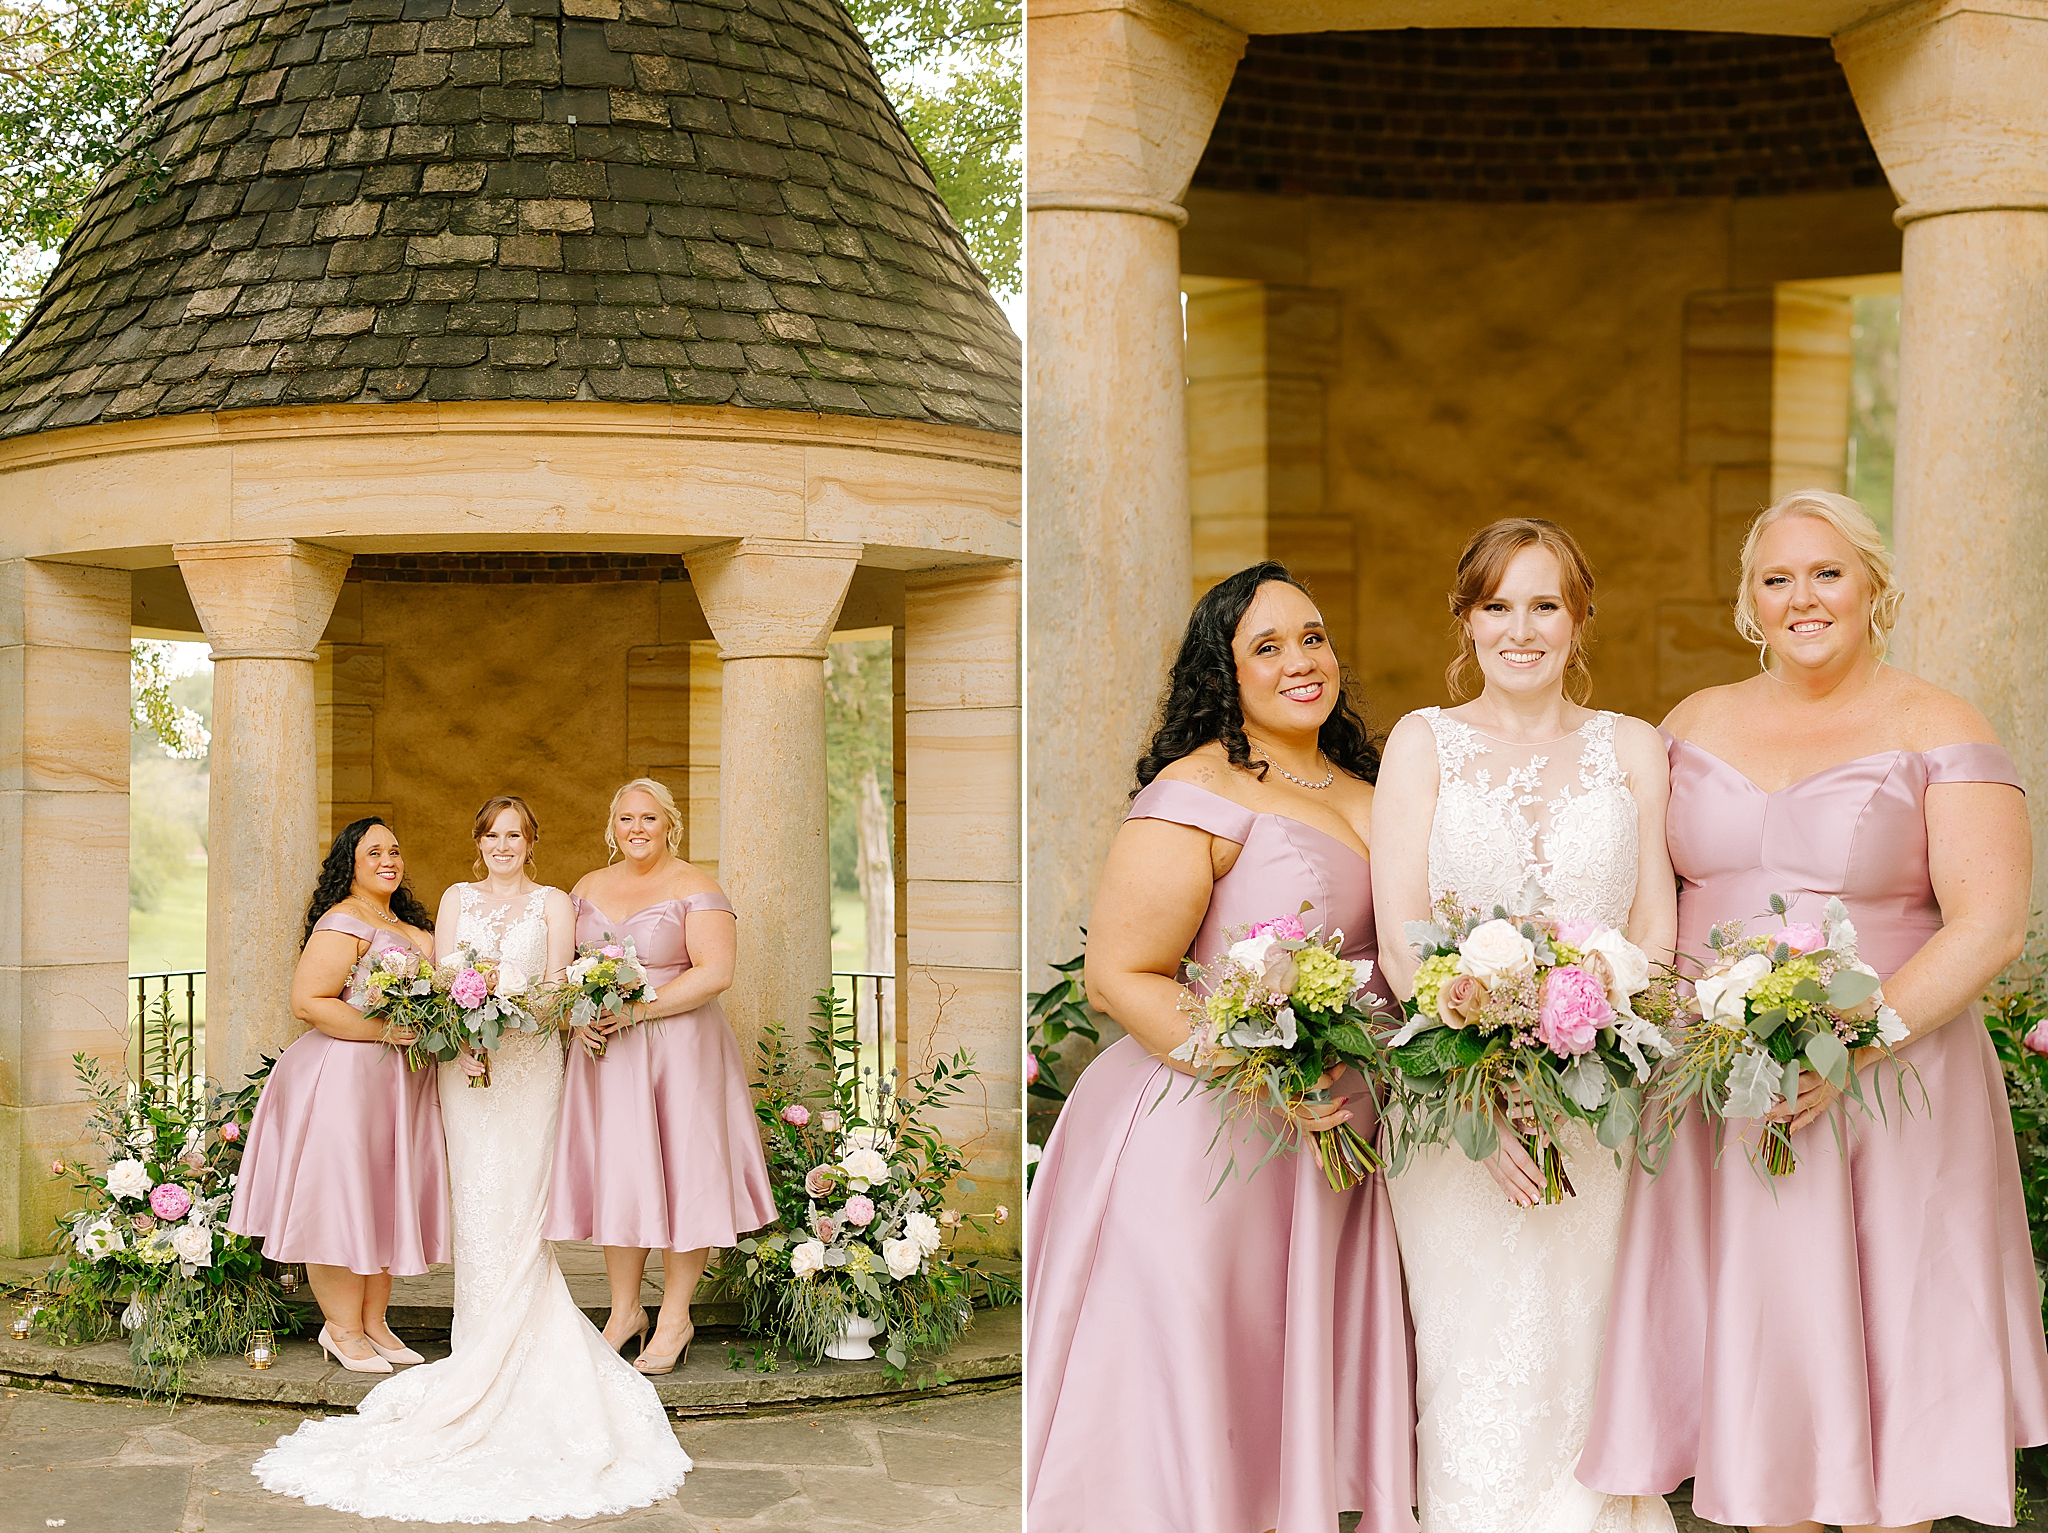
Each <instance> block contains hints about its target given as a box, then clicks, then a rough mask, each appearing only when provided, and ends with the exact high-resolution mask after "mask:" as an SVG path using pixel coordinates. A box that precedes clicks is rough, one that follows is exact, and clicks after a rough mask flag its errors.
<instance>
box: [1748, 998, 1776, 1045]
mask: <svg viewBox="0 0 2048 1533" xmlns="http://www.w3.org/2000/svg"><path fill="white" fill-rule="evenodd" d="M1784 1025H1785V1008H1784V1007H1782V1006H1773V1007H1772V1008H1771V1009H1770V1010H1769V1011H1764V1012H1759V1013H1757V1015H1755V1016H1753V1017H1751V1018H1750V1019H1749V1030H1750V1031H1751V1032H1752V1033H1754V1034H1756V1036H1757V1037H1759V1038H1768V1037H1770V1036H1771V1034H1772V1033H1775V1032H1776V1031H1777V1030H1778V1029H1779V1028H1781V1027H1783V1026H1784Z"/></svg>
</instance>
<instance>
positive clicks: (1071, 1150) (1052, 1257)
mask: <svg viewBox="0 0 2048 1533" xmlns="http://www.w3.org/2000/svg"><path fill="white" fill-rule="evenodd" d="M1188 1085H1189V1082H1188V1079H1187V1077H1185V1076H1181V1075H1177V1074H1175V1073H1173V1072H1171V1071H1169V1070H1167V1069H1166V1068H1165V1067H1164V1066H1163V1065H1161V1064H1159V1063H1158V1061H1156V1060H1154V1059H1153V1058H1152V1057H1151V1056H1150V1055H1148V1054H1147V1053H1146V1052H1145V1051H1144V1050H1143V1049H1142V1048H1141V1047H1140V1046H1139V1045H1138V1043H1137V1042H1136V1041H1135V1040H1133V1039H1130V1038H1124V1039H1121V1040H1119V1041H1118V1042H1116V1043H1115V1044H1113V1045H1111V1046H1110V1047H1109V1048H1108V1049H1106V1050H1104V1051H1103V1053H1102V1054H1101V1055H1100V1056H1099V1057H1098V1058H1097V1059H1096V1060H1095V1061H1094V1062H1093V1063H1092V1064H1091V1065H1089V1067H1088V1069H1087V1070H1086V1071H1085V1072H1084V1073H1083V1074H1082V1076H1081V1079H1080V1080H1079V1081H1078V1082H1077V1083H1076V1085H1075V1088H1074V1092H1073V1095H1072V1096H1071V1098H1070V1099H1069V1100H1068V1102H1067V1104H1066V1106H1065V1108H1064V1109H1063V1110H1062V1112H1061V1114H1060V1121H1059V1124H1058V1126H1057V1127H1056V1128H1055V1129H1054V1131H1053V1135H1052V1138H1051V1141H1050V1142H1049V1143H1048V1144H1047V1146H1046V1151H1045V1158H1044V1160H1043V1161H1042V1162H1041V1163H1040V1165H1039V1168H1038V1175H1037V1179H1036V1181H1035V1182H1034V1184H1033V1187H1032V1192H1031V1198H1030V1205H1029V1215H1030V1217H1029V1219H1028V1220H1027V1231H1026V1247H1027V1260H1026V1271H1027V1274H1028V1281H1029V1284H1030V1290H1029V1296H1028V1300H1027V1310H1026V1316H1027V1325H1026V1330H1027V1340H1026V1350H1027V1358H1026V1363H1025V1370H1026V1372H1025V1376H1026V1377H1027V1378H1028V1379H1029V1380H1030V1381H1031V1383H1030V1387H1029V1389H1028V1390H1027V1391H1026V1403H1025V1409H1026V1427H1025V1470H1024V1473H1025V1492H1024V1493H1025V1501H1026V1516H1027V1520H1028V1522H1029V1524H1030V1527H1031V1529H1032V1533H1104V1530H1111V1533H1262V1530H1264V1529H1267V1528H1274V1529H1277V1530H1278V1533H1330V1530H1331V1529H1332V1528H1334V1527H1335V1526H1336V1519H1337V1515H1338V1513H1339V1512H1340V1511H1346V1510H1356V1511H1362V1512H1363V1513H1364V1514H1365V1515H1364V1520H1363V1522H1362V1523H1361V1524H1360V1527H1361V1529H1362V1530H1363V1533H1413V1530H1414V1527H1415V1518H1414V1513H1413V1511H1412V1507H1413V1504H1414V1494H1413V1487H1414V1476H1413V1467H1414V1446H1413V1444H1414V1438H1413V1431H1412V1425H1413V1402H1412V1396H1411V1392H1410V1378H1411V1372H1412V1370H1411V1365H1410V1355H1409V1334H1408V1321H1407V1313H1406V1310H1405V1307H1404V1304H1403V1300H1402V1290H1401V1266H1400V1258H1399V1256H1398V1254H1397V1251H1396V1249H1395V1243H1394V1228H1393V1220H1392V1216H1391V1214H1390V1213H1389V1211H1388V1208H1387V1198H1386V1192H1385V1189H1384V1188H1383V1187H1382V1185H1381V1182H1380V1179H1379V1178H1378V1177H1374V1178H1372V1179H1371V1180H1370V1181H1368V1182H1367V1183H1366V1184H1365V1185H1364V1186H1362V1187H1359V1188H1356V1189H1354V1190H1353V1191H1351V1192H1333V1191H1332V1190H1331V1189H1330V1186H1329V1184H1328V1183H1327V1182H1326V1181H1325V1180H1324V1178H1323V1173H1322V1170H1321V1168H1320V1167H1319V1166H1318V1165H1317V1163H1316V1160H1315V1157H1314V1156H1312V1155H1306V1154H1293V1153H1287V1154H1282V1155H1280V1156H1278V1157H1276V1158H1275V1159H1273V1160H1272V1161H1270V1162H1269V1163H1267V1164H1266V1165H1265V1166H1264V1167H1263V1168H1262V1169H1260V1170H1259V1171H1258V1172H1257V1174H1256V1175H1252V1176H1249V1177H1246V1176H1245V1175H1243V1174H1242V1172H1243V1171H1248V1170H1249V1169H1250V1167H1251V1166H1253V1165H1254V1164H1256V1163H1257V1161H1258V1159H1259V1157H1260V1155H1261V1154H1262V1153H1263V1151H1264V1148H1265V1141H1264V1139H1263V1138H1262V1136H1260V1135H1259V1134H1258V1133H1257V1131H1256V1130H1254V1129H1252V1128H1251V1127H1249V1126H1242V1127H1239V1128H1238V1129H1237V1130H1236V1133H1235V1136H1234V1137H1235V1142H1236V1149H1237V1155H1238V1161H1239V1165H1240V1167H1241V1172H1240V1175H1239V1176H1238V1177H1237V1178H1235V1179H1233V1180H1229V1181H1226V1182H1224V1184H1223V1185H1222V1187H1221V1188H1220V1190H1218V1191H1217V1192H1216V1194H1215V1196H1214V1197H1213V1198H1212V1197H1210V1196H1209V1192H1210V1188H1211V1187H1212V1186H1214V1185H1215V1183H1216V1178H1217V1173H1218V1171H1219V1170H1220V1169H1221V1168H1222V1166H1223V1165H1224V1162H1225V1155H1226V1151H1225V1149H1224V1148H1223V1147H1222V1146H1221V1145H1219V1146H1218V1148H1217V1150H1216V1151H1215V1152H1214V1153H1213V1154H1212V1153H1211V1152H1210V1150H1209V1145H1210V1141H1211V1139H1212V1138H1213V1137H1214V1136H1215V1133H1216V1128H1217V1106H1216V1103H1215V1101H1214V1099H1213V1098H1210V1097H1207V1096H1204V1095H1201V1094H1199V1093H1198V1094H1196V1095H1193V1096H1190V1095H1188V1093H1187V1087H1188ZM1336 1090H1337V1094H1339V1095H1342V1096H1347V1097H1349V1098H1350V1099H1351V1102H1352V1106H1353V1109H1354V1111H1357V1110H1359V1109H1360V1108H1363V1109H1364V1111H1361V1112H1360V1113H1359V1117H1358V1119H1357V1120H1355V1121H1357V1122H1358V1124H1359V1126H1360V1127H1361V1128H1363V1129H1365V1130H1367V1131H1370V1128H1371V1117H1372V1115H1371V1110H1370V1109H1371V1101H1370V1098H1369V1097H1367V1096H1366V1094H1365V1090H1364V1087H1363V1085H1362V1084H1361V1083H1360V1082H1359V1080H1358V1079H1357V1077H1356V1076H1350V1075H1347V1076H1345V1077H1343V1078H1341V1080H1340V1083H1339V1085H1338V1086H1337V1088H1336ZM1162 1093H1163V1095H1162Z"/></svg>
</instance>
